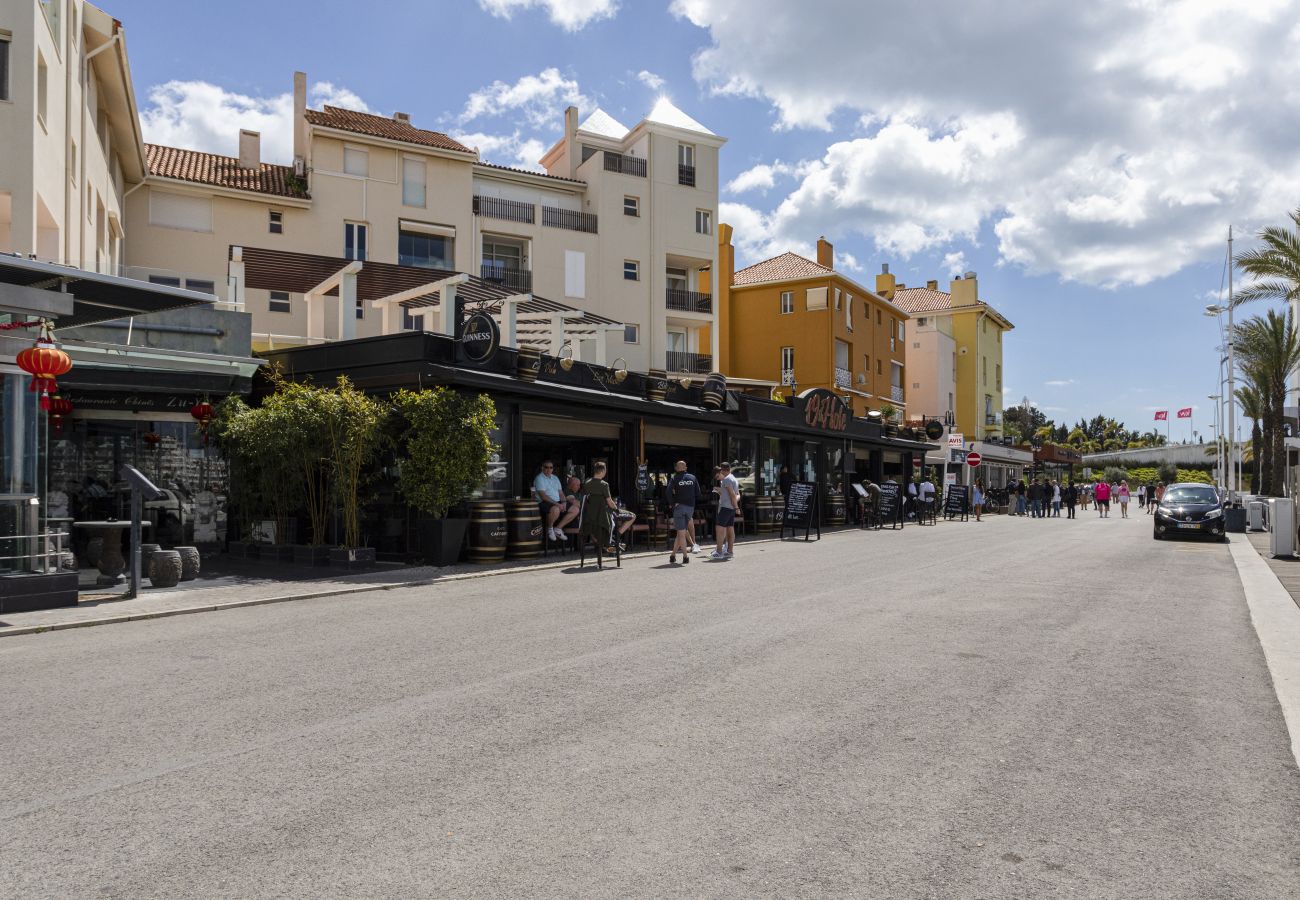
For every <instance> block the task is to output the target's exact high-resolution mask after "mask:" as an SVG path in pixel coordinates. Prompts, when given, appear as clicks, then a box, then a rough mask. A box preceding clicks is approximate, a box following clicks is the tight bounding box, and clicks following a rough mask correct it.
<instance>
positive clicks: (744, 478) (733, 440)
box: [727, 434, 758, 514]
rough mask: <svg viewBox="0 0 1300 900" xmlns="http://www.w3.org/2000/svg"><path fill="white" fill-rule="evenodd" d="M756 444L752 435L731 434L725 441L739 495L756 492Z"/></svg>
mask: <svg viewBox="0 0 1300 900" xmlns="http://www.w3.org/2000/svg"><path fill="white" fill-rule="evenodd" d="M757 444H758V441H757V440H755V439H754V437H753V436H752V435H734V434H733V435H731V436H730V438H729V439H728V441H727V458H728V461H730V463H731V474H732V475H734V476H735V477H736V480H737V481H738V482H740V496H741V497H753V496H754V495H755V494H757V493H758V484H757V475H758V472H757V463H756V453H757ZM746 514H748V513H746Z"/></svg>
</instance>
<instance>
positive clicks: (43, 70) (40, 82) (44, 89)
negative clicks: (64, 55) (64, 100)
mask: <svg viewBox="0 0 1300 900" xmlns="http://www.w3.org/2000/svg"><path fill="white" fill-rule="evenodd" d="M49 93H50V72H49V69H48V68H47V67H46V65H45V57H44V56H41V52H40V51H39V50H37V51H36V118H38V119H39V120H40V122H41V125H42V126H44V125H45V115H46V113H47V111H48V102H49Z"/></svg>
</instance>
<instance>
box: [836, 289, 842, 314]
mask: <svg viewBox="0 0 1300 900" xmlns="http://www.w3.org/2000/svg"><path fill="white" fill-rule="evenodd" d="M843 308H844V295H843V294H842V293H841V292H840V289H839V288H836V289H835V309H836V310H841V309H843Z"/></svg>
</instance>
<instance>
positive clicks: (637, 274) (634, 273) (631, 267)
mask: <svg viewBox="0 0 1300 900" xmlns="http://www.w3.org/2000/svg"><path fill="white" fill-rule="evenodd" d="M623 280H624V281H640V280H641V264H640V263H639V262H637V261H636V260H635V259H625V260H623Z"/></svg>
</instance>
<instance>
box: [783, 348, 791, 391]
mask: <svg viewBox="0 0 1300 900" xmlns="http://www.w3.org/2000/svg"><path fill="white" fill-rule="evenodd" d="M788 372H794V348H793V347H782V348H781V380H782V382H784V381H785V380H786V373H788Z"/></svg>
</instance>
